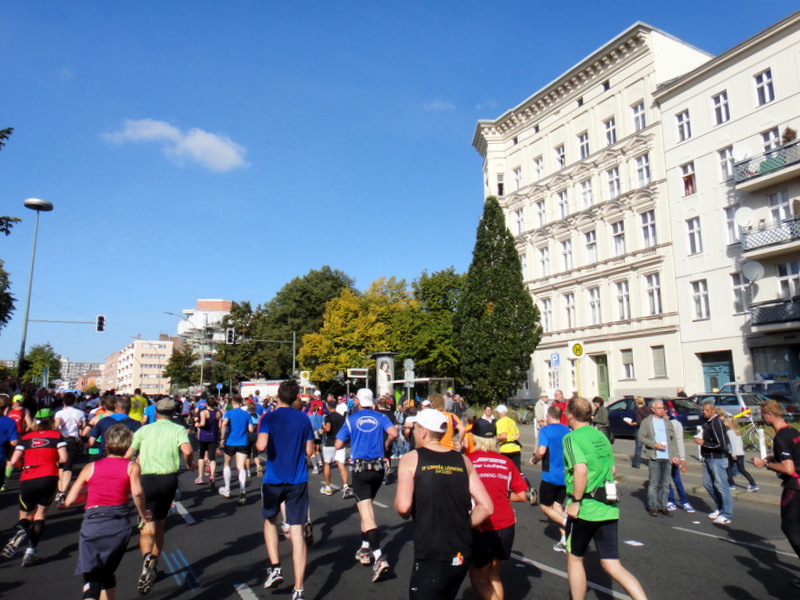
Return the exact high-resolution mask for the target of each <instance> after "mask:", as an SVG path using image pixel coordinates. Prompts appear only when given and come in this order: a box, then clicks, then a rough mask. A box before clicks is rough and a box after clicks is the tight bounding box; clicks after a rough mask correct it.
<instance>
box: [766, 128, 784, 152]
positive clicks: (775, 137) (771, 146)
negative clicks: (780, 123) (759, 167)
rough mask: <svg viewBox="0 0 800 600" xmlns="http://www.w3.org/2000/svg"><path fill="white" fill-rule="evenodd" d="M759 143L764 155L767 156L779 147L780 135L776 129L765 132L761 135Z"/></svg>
mask: <svg viewBox="0 0 800 600" xmlns="http://www.w3.org/2000/svg"><path fill="white" fill-rule="evenodd" d="M761 142H762V144H763V145H764V154H769V153H770V152H772V151H773V150H777V149H778V148H780V147H781V134H780V132H778V128H777V127H773V128H772V129H770V130H768V131H765V132H763V133H762V134H761Z"/></svg>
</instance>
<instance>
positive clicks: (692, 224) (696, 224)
mask: <svg viewBox="0 0 800 600" xmlns="http://www.w3.org/2000/svg"><path fill="white" fill-rule="evenodd" d="M686 236H687V240H688V246H687V249H688V254H689V256H695V255H697V254H702V253H703V233H702V229H701V227H700V217H691V218H689V219H686Z"/></svg>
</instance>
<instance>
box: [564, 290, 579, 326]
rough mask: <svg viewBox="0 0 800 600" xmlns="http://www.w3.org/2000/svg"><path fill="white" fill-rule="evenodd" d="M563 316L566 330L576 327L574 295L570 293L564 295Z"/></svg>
mask: <svg viewBox="0 0 800 600" xmlns="http://www.w3.org/2000/svg"><path fill="white" fill-rule="evenodd" d="M564 316H565V320H566V324H567V329H573V328H574V327H576V326H577V323H576V322H575V294H573V293H572V292H570V293H569V294H564Z"/></svg>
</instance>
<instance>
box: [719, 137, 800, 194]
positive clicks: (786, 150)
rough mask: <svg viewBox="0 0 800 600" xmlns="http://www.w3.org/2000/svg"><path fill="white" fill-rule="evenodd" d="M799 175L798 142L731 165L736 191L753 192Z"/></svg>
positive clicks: (799, 147)
mask: <svg viewBox="0 0 800 600" xmlns="http://www.w3.org/2000/svg"><path fill="white" fill-rule="evenodd" d="M798 175H800V140H798V141H794V142H790V143H788V144H785V145H783V146H781V147H780V148H778V149H776V150H771V151H769V152H766V153H764V154H759V155H758V156H754V157H753V158H748V159H746V160H743V161H740V162H737V163H736V164H734V165H733V179H734V181H735V182H736V189H739V190H743V191H755V190H757V189H761V188H765V187H767V186H770V185H774V184H777V183H780V182H782V181H786V180H787V179H791V178H792V177H797V176H798Z"/></svg>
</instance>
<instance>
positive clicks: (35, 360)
mask: <svg viewBox="0 0 800 600" xmlns="http://www.w3.org/2000/svg"><path fill="white" fill-rule="evenodd" d="M25 363H26V364H27V366H28V369H27V371H25V372H24V373H23V374H22V381H36V380H37V379H38V378H39V377H41V376H42V369H43V368H44V367H48V368H49V369H50V381H53V380H55V379H59V378H60V377H61V356H60V355H58V354H56V351H55V350H53V347H52V346H51V345H50V344H49V343H48V344H38V345H36V346H33V347H32V348H31V349H30V350H29V351H28V353H27V354H26V355H25Z"/></svg>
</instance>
